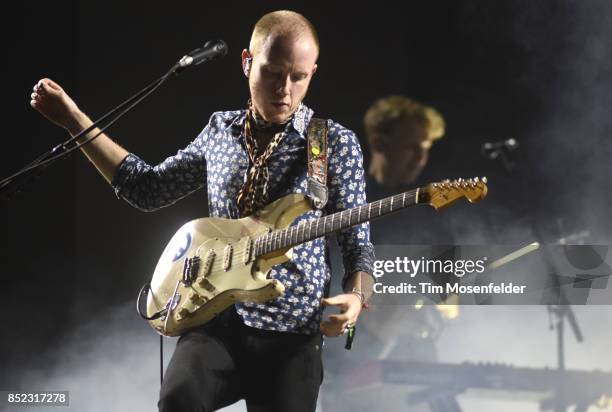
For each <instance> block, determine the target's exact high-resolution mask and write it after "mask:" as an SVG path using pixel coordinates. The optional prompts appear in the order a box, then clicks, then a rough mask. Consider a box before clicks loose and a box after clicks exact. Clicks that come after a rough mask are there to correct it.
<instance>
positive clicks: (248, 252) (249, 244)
mask: <svg viewBox="0 0 612 412" xmlns="http://www.w3.org/2000/svg"><path fill="white" fill-rule="evenodd" d="M252 255H253V239H251V238H250V237H247V240H246V243H245V245H244V256H243V258H242V263H244V264H245V265H246V264H247V263H249V262H250V260H251V256H252Z"/></svg>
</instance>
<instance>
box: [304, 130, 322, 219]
mask: <svg viewBox="0 0 612 412" xmlns="http://www.w3.org/2000/svg"><path fill="white" fill-rule="evenodd" d="M307 150H308V183H307V184H308V185H307V188H306V194H307V195H308V197H309V198H310V199H311V201H312V204H313V206H314V207H315V208H317V209H323V208H324V207H325V205H326V204H327V120H325V119H318V118H313V119H311V120H310V124H309V125H308V149H307Z"/></svg>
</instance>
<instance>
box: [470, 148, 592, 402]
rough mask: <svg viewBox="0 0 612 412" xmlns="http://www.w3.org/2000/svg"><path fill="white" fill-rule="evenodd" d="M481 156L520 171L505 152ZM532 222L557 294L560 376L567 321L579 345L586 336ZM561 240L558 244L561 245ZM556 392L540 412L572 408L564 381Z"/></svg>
mask: <svg viewBox="0 0 612 412" xmlns="http://www.w3.org/2000/svg"><path fill="white" fill-rule="evenodd" d="M481 154H482V155H483V156H484V157H487V158H488V159H491V160H495V159H497V158H501V159H502V163H503V166H504V169H505V171H506V172H507V173H508V174H512V173H513V172H514V171H516V168H515V166H516V163H515V162H514V160H512V159H509V158H507V157H506V156H505V153H504V150H503V149H502V148H499V149H496V150H495V151H494V152H492V153H486V152H485V151H484V150H481ZM519 179H520V182H521V188H522V190H521V193H523V194H526V193H527V191H526V187H525V183H526V181H527V179H523V178H520V176H519ZM526 202H527V203H526V206H525V207H526V210H525V211H524V212H526V213H527V214H528V215H529V211H533V210H535V208H534V207H533V206H532V201H531V196H529V195H528V194H527V195H526ZM529 216H530V218H529V221H530V223H531V229H532V231H533V234H534V237H535V239H536V240H537V241H538V243H539V244H540V245H541V247H540V250H541V253H542V260H543V262H544V264H545V267H546V270H547V276H549V277H550V278H551V280H552V283H553V284H552V285H551V288H553V289H554V290H555V291H556V292H557V295H556V298H557V299H556V304H551V303H549V304H548V305H547V310H548V313H549V316H550V315H553V316H555V317H556V324H553V323H552V321H551V323H550V329H551V330H552V329H555V330H556V332H557V370H558V371H559V373H560V374H562V373H563V371H565V335H564V330H565V327H564V326H565V319H567V320H568V322H569V324H570V327H571V329H572V331H573V333H574V336H575V338H576V340H577V341H578V342H580V343H581V342H583V335H582V332H581V330H580V326H579V325H578V321H577V320H576V316H575V315H574V311H573V310H572V307H571V306H570V303H569V301H568V299H567V296H566V294H565V292H564V291H563V289H562V285H561V284H560V282H559V279H558V276H556V273H555V272H556V271H555V265H554V263H553V262H554V258H553V257H552V256H551V255H550V253H549V251H548V248H547V245H546V244H545V242H544V234H543V233H542V232H541V230H540V228H539V226H538V224H537V222H536V221H535V219H534V216H533V215H529ZM558 241H559V240H557V242H558ZM561 382H562V383H561V384H560V385H559V387H557V388H556V390H555V391H554V392H555V393H554V395H553V396H554V397H553V398H552V399H547V400H544V401H542V402H541V404H540V410H554V412H566V411H567V408H568V406H570V405H571V404H572V402H570V400H569V399H567V394H566V388H565V384H564V383H563V381H561ZM586 408H588V405H586V406H585V405H584V404H583V402H581V400H578V401H577V402H576V408H575V410H574V412H586Z"/></svg>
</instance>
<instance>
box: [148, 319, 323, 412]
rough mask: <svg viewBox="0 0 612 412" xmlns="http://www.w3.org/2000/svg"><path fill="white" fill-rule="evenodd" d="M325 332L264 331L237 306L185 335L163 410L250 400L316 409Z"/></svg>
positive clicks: (254, 410) (258, 405)
mask: <svg viewBox="0 0 612 412" xmlns="http://www.w3.org/2000/svg"><path fill="white" fill-rule="evenodd" d="M321 347H322V338H321V335H320V334H316V335H310V336H309V335H300V334H295V333H287V332H273V331H265V330H260V329H256V328H251V327H248V326H246V325H244V324H243V322H242V320H241V319H240V318H239V316H238V314H237V313H236V311H235V309H234V307H231V308H230V309H228V310H226V311H225V312H223V313H222V314H220V315H219V316H217V317H216V318H215V319H213V320H212V321H210V322H208V323H207V324H206V325H204V326H202V327H199V328H196V329H193V330H191V331H188V332H186V333H185V334H184V335H183V336H181V337H180V339H179V341H178V343H177V345H176V349H175V351H174V354H173V355H172V359H171V360H170V364H169V365H168V369H167V371H166V374H165V376H164V381H163V383H162V387H161V392H160V400H159V404H158V406H159V410H160V412H187V411H190V412H196V411H197V412H209V411H214V410H217V409H220V408H222V407H224V406H227V405H231V404H232V403H234V402H237V401H238V400H240V399H245V401H246V404H247V409H248V411H249V412H258V411H266V412H276V411H278V412H289V411H291V412H301V411H304V412H314V410H315V409H316V404H317V396H318V394H319V386H320V385H321V382H322V380H323V365H322V361H321Z"/></svg>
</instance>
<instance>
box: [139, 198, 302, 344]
mask: <svg viewBox="0 0 612 412" xmlns="http://www.w3.org/2000/svg"><path fill="white" fill-rule="evenodd" d="M309 210H311V208H310V204H309V202H308V201H307V200H306V199H305V197H304V196H303V195H301V194H291V195H288V196H285V197H283V198H281V199H278V200H277V201H275V202H273V203H271V204H269V205H268V206H266V207H265V208H264V209H262V210H260V211H259V212H258V213H256V214H254V215H252V216H249V217H246V218H242V219H222V218H202V219H196V220H192V221H190V222H188V223H186V224H185V225H183V226H182V227H181V228H180V229H179V230H178V231H177V232H176V234H175V235H174V236H173V237H172V239H171V240H170V242H169V243H168V245H167V246H166V248H165V249H164V252H163V253H162V256H161V257H160V259H159V262H158V263H157V266H156V268H155V272H154V274H153V278H152V280H151V287H150V291H149V294H148V298H147V315H148V316H152V315H153V314H155V313H158V312H160V311H162V310H164V309H166V311H165V313H164V315H163V316H161V317H159V318H157V319H153V320H150V321H149V323H150V324H151V326H152V327H153V328H154V329H155V330H156V331H157V332H159V333H160V334H162V335H165V336H178V335H181V334H182V333H183V332H185V331H186V330H188V329H190V328H193V327H195V326H198V325H202V324H204V323H206V322H208V321H209V320H211V319H212V318H214V317H215V316H216V315H218V314H219V313H220V312H222V311H223V310H224V309H226V308H227V307H229V306H231V305H233V304H234V303H236V302H245V301H252V302H265V301H268V300H272V299H274V298H277V297H279V296H281V295H282V294H283V293H284V290H285V288H284V286H283V285H282V284H281V283H280V282H279V281H278V280H276V279H269V278H268V274H269V272H270V269H271V268H272V266H274V265H277V264H279V263H283V262H285V261H287V260H289V259H290V258H291V255H290V253H291V249H290V248H285V249H280V250H276V251H274V252H272V253H269V254H267V255H263V256H259V257H255V253H254V249H255V248H254V246H255V245H254V242H253V240H254V239H255V238H257V237H258V236H260V235H263V234H266V233H269V232H271V231H274V230H278V229H282V228H286V227H288V226H289V225H290V224H291V222H293V221H294V220H295V218H297V217H298V216H300V215H301V214H303V213H305V212H307V211H309Z"/></svg>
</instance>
